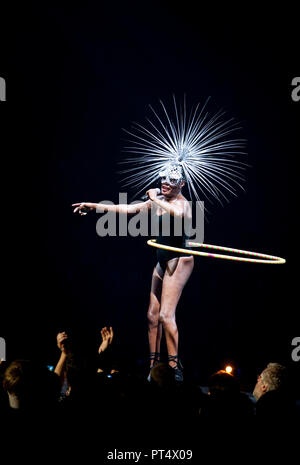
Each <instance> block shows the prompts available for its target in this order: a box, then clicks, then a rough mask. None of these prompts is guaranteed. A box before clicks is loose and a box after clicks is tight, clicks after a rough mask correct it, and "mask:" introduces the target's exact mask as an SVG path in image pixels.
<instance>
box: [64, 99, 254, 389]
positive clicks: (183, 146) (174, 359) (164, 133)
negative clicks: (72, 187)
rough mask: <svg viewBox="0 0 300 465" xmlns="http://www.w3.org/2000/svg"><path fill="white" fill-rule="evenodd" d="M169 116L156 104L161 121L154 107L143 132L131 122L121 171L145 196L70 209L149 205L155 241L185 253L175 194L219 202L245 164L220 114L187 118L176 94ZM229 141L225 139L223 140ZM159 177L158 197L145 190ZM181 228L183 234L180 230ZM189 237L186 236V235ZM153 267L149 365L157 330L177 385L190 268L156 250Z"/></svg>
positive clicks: (185, 258) (180, 201)
mask: <svg viewBox="0 0 300 465" xmlns="http://www.w3.org/2000/svg"><path fill="white" fill-rule="evenodd" d="M173 100H174V110H175V111H174V118H173V119H172V118H171V117H170V116H169V115H168V113H167V110H166V107H165V106H164V104H163V103H162V102H160V103H161V107H162V110H163V117H162V118H161V117H160V116H159V113H158V112H157V111H155V110H153V108H152V107H150V108H151V110H152V111H153V114H154V116H155V121H154V122H153V121H151V120H150V119H149V118H148V119H147V120H148V123H150V126H149V127H145V126H143V125H141V124H139V123H135V125H133V126H132V128H131V130H130V131H126V132H127V133H128V134H129V135H130V136H131V140H130V142H131V146H127V147H126V151H128V152H130V153H131V154H134V155H131V157H130V158H129V159H127V160H124V163H128V164H129V166H131V167H129V168H127V169H125V170H123V172H124V173H126V177H125V179H126V181H127V184H126V185H128V186H129V185H132V186H134V188H135V189H139V191H138V193H139V192H145V191H146V189H148V190H147V191H146V192H147V194H148V197H149V199H148V200H147V201H145V202H141V203H137V204H135V205H103V204H102V203H101V204H95V203H89V202H83V203H76V204H73V206H74V207H75V209H74V212H75V213H76V212H78V213H79V214H81V215H84V214H86V213H87V211H89V210H94V209H97V210H98V208H99V209H101V210H100V211H112V212H118V213H128V214H130V213H132V214H135V213H138V212H140V211H147V210H149V209H150V208H155V214H156V215H157V217H158V220H159V224H160V232H159V237H158V241H157V242H158V243H159V244H162V245H167V246H171V247H177V248H185V249H186V248H187V244H186V234H185V231H187V229H186V228H185V227H182V233H181V234H179V235H178V234H177V233H175V229H176V228H175V226H176V224H177V223H178V219H179V221H180V219H181V221H182V222H183V223H186V220H190V224H191V215H192V212H191V208H190V204H189V202H188V201H187V200H186V199H185V197H184V196H183V195H182V193H181V189H182V187H183V186H184V184H185V183H186V184H187V187H188V191H189V194H190V197H191V198H193V197H194V198H195V199H196V200H200V197H199V193H200V194H201V197H202V196H203V194H204V195H206V197H208V198H210V197H212V198H213V199H215V200H217V201H218V202H221V203H222V201H223V200H226V201H227V200H228V199H227V194H231V195H236V189H239V188H242V186H241V182H242V181H243V180H244V177H243V176H242V171H243V170H244V169H245V166H246V165H245V163H244V162H240V161H239V160H235V155H239V156H240V155H244V152H243V151H241V150H242V149H243V147H244V140H243V139H234V138H232V136H231V134H232V133H233V132H234V131H236V130H237V129H239V127H238V126H237V123H236V122H235V120H233V119H232V118H231V119H229V120H228V121H223V120H222V116H223V115H224V112H223V111H218V112H217V113H216V114H215V115H213V116H211V117H210V116H209V113H208V111H207V110H206V105H207V103H208V100H209V99H208V100H207V101H206V103H205V105H204V107H203V108H202V109H201V110H200V109H199V104H197V105H196V107H195V109H194V110H193V111H192V112H191V113H190V115H187V111H186V102H185V98H184V102H183V106H182V107H180V108H178V107H177V104H176V101H175V97H173ZM228 136H230V137H228ZM158 179H160V181H161V191H160V194H158V193H157V189H149V187H150V186H152V185H153V183H154V182H156V181H157V180H158ZM165 215H169V220H170V221H169V224H170V233H169V234H164V233H163V231H162V229H163V224H164V220H165V219H166V217H165ZM184 230H185V231H184ZM187 235H188V234H187ZM157 258H158V263H157V265H156V266H155V268H154V270H153V275H152V283H151V292H150V304H149V308H148V322H149V326H148V328H149V330H148V334H149V348H150V367H152V366H153V365H154V364H155V363H156V362H157V361H158V360H160V342H161V336H162V329H163V330H164V332H165V336H166V343H167V350H168V359H169V365H170V366H171V367H172V368H173V369H174V374H175V379H176V380H178V381H182V380H183V372H182V365H181V363H180V360H179V358H178V328H177V325H176V317H175V313H176V307H177V304H178V301H179V299H180V296H181V293H182V290H183V288H184V286H185V284H186V283H187V281H188V279H189V277H190V275H191V273H192V270H193V267H194V259H193V256H192V255H188V254H183V253H182V254H181V253H175V252H170V251H168V250H164V249H158V252H157Z"/></svg>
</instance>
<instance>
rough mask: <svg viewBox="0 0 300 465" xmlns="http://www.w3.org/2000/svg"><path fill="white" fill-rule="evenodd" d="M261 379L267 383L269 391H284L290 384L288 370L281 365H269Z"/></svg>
mask: <svg viewBox="0 0 300 465" xmlns="http://www.w3.org/2000/svg"><path fill="white" fill-rule="evenodd" d="M261 378H262V380H263V381H264V382H265V383H266V385H267V390H268V391H277V390H278V389H284V388H285V387H287V383H288V370H287V368H286V367H285V366H283V365H280V363H269V364H268V365H267V367H266V368H265V369H264V370H263V372H262V373H261Z"/></svg>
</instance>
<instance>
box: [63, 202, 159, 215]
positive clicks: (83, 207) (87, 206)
mask: <svg viewBox="0 0 300 465" xmlns="http://www.w3.org/2000/svg"><path fill="white" fill-rule="evenodd" d="M72 207H75V208H74V210H73V212H74V213H77V212H78V213H79V215H86V214H87V212H88V211H92V210H97V212H99V213H104V212H115V213H127V214H134V213H139V212H140V211H147V210H149V208H151V201H150V200H147V201H146V202H139V203H136V204H119V205H109V204H104V203H91V202H79V203H73V204H72Z"/></svg>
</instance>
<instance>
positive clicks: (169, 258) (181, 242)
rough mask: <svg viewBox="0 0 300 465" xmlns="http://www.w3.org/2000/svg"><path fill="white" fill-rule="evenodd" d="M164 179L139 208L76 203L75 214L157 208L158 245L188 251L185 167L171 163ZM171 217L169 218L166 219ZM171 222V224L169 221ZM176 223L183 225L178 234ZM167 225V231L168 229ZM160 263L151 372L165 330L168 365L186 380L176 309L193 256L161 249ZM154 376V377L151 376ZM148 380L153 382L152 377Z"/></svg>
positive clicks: (152, 306) (153, 297) (151, 324)
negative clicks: (183, 189) (159, 186)
mask: <svg viewBox="0 0 300 465" xmlns="http://www.w3.org/2000/svg"><path fill="white" fill-rule="evenodd" d="M159 175H160V179H161V194H158V193H157V191H158V189H150V190H148V191H147V195H148V197H149V200H147V201H145V202H141V203H137V204H135V205H126V204H123V205H122V204H120V205H105V204H103V203H101V204H97V203H89V202H82V203H75V204H73V205H72V206H73V207H75V209H74V213H76V212H78V213H79V214H80V215H84V214H86V212H87V211H90V210H96V209H97V211H101V212H102V211H103V212H107V211H111V212H117V213H128V214H130V213H131V214H135V213H138V212H140V211H147V210H149V209H151V208H155V215H157V219H158V222H159V237H158V243H160V244H164V245H169V246H172V247H178V248H185V247H186V238H187V235H186V234H185V233H186V232H187V231H186V230H187V228H188V226H187V225H190V224H191V216H192V212H191V207H190V204H189V202H188V201H187V200H186V199H185V197H184V196H183V195H182V193H181V189H182V187H183V186H184V184H185V181H184V177H183V173H182V169H181V166H180V165H179V164H175V163H173V164H170V165H169V166H167V167H166V169H165V170H164V171H162V172H160V173H159ZM164 215H168V218H166V217H164ZM166 220H169V221H166ZM176 223H177V225H180V223H181V225H180V231H179V229H178V230H177V232H176ZM164 226H165V228H164ZM157 258H158V262H157V264H156V266H155V267H154V270H153V274H152V283H151V292H150V303H149V308H148V314H147V316H148V338H149V349H150V369H151V367H152V366H153V365H154V364H155V363H157V362H158V361H159V360H160V343H161V337H162V328H163V330H164V332H165V337H166V344H167V351H168V363H169V365H170V366H171V367H172V368H173V370H174V376H175V380H176V381H178V382H181V381H183V372H182V364H181V362H180V360H179V358H178V328H177V324H176V317H175V313H176V307H177V304H178V301H179V299H180V296H181V293H182V290H183V288H184V286H185V284H186V282H187V281H188V279H189V277H190V275H191V273H192V271H193V267H194V257H193V256H192V255H190V256H189V255H186V254H183V253H182V254H181V253H178V252H171V251H167V250H163V249H157ZM149 376H150V375H149ZM148 379H150V378H149V377H148Z"/></svg>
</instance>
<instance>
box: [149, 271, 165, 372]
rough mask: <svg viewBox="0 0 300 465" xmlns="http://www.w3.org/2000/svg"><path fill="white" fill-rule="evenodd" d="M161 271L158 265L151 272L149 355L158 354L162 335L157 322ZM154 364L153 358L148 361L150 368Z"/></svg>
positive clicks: (159, 324)
mask: <svg viewBox="0 0 300 465" xmlns="http://www.w3.org/2000/svg"><path fill="white" fill-rule="evenodd" d="M162 278H163V270H162V269H161V266H160V265H159V263H158V264H157V265H156V267H155V268H154V270H153V274H152V282H151V292H150V303H149V308H148V313H147V317H148V339H149V350H150V354H153V353H160V341H161V335H162V327H161V323H160V321H159V310H160V299H161V289H162ZM153 363H154V358H153V357H152V359H150V367H152V365H153Z"/></svg>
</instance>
